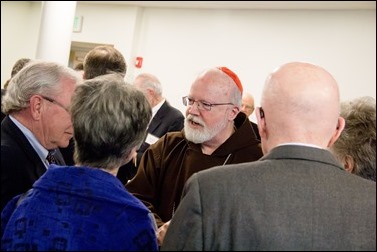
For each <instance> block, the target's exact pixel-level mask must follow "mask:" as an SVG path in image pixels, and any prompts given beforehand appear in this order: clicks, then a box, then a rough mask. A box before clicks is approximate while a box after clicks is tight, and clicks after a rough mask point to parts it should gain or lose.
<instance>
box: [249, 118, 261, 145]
mask: <svg viewBox="0 0 377 252" xmlns="http://www.w3.org/2000/svg"><path fill="white" fill-rule="evenodd" d="M250 123H251V126H252V127H253V130H254V133H255V136H256V137H257V139H258V140H259V141H260V135H259V130H258V124H256V123H253V122H252V121H250Z"/></svg>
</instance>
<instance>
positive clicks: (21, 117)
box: [1, 61, 81, 209]
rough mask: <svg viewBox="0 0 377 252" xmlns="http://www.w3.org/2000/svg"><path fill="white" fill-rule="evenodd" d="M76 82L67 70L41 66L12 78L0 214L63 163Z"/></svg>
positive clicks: (5, 121)
mask: <svg viewBox="0 0 377 252" xmlns="http://www.w3.org/2000/svg"><path fill="white" fill-rule="evenodd" d="M80 80H81V78H80V77H79V76H78V75H77V73H76V71H74V70H72V69H70V68H69V67H66V66H63V65H60V64H57V63H52V62H43V61H35V62H31V63H29V64H28V65H27V66H25V67H24V68H23V69H22V70H21V71H20V72H19V73H17V74H16V75H15V76H14V77H13V78H12V79H11V81H10V84H9V87H8V89H7V92H6V94H5V96H4V98H3V101H2V110H3V112H4V113H5V114H6V115H7V116H6V117H5V118H4V119H3V121H2V123H1V209H3V208H4V206H5V204H6V203H7V202H8V201H9V200H10V199H12V198H13V197H14V196H16V195H17V194H20V193H24V192H26V191H27V190H28V189H30V188H31V186H32V185H33V183H34V182H35V181H36V180H37V179H38V178H39V177H40V176H41V175H42V174H44V173H45V172H46V169H47V167H48V165H49V163H50V162H54V163H57V164H65V163H64V160H63V157H62V155H61V153H60V151H59V149H58V147H66V146H68V143H69V140H70V139H71V138H72V136H73V128H72V122H71V116H70V114H69V111H68V108H69V106H70V103H71V96H72V94H73V92H74V90H75V88H76V84H77V83H78V82H79V81H80Z"/></svg>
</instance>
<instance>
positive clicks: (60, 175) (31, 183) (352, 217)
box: [1, 46, 376, 251]
mask: <svg viewBox="0 0 377 252" xmlns="http://www.w3.org/2000/svg"><path fill="white" fill-rule="evenodd" d="M16 63H17V64H15V67H14V69H15V70H14V73H13V71H12V75H11V78H10V79H9V83H7V87H6V90H4V95H3V90H2V106H1V108H2V113H3V114H4V118H3V119H2V122H1V184H2V187H1V211H2V213H1V250H76V251H78V250H85V251H86V250H112V251H158V250H164V251H165V250H166V251H167V250H191V251H194V250H195V251H197V250H212V251H218V250H222V251H224V250H226V251H236V250H248V251H251V250H374V251H375V250H376V184H375V181H376V104H375V99H374V98H372V97H360V98H357V99H354V100H352V101H343V102H341V98H340V95H339V88H338V84H337V81H336V80H335V79H334V77H333V76H332V75H331V73H329V72H328V71H327V70H326V69H324V68H322V67H321V66H318V65H315V64H310V63H303V62H288V63H286V64H283V65H281V66H280V67H278V68H277V69H276V70H274V71H273V72H271V74H269V75H268V76H267V79H266V82H265V84H264V89H263V92H262V96H261V98H262V99H261V102H260V106H258V107H255V105H254V98H253V96H252V95H251V94H250V93H249V92H246V91H245V90H244V86H243V84H242V82H241V80H240V79H239V78H238V76H237V74H236V73H235V72H234V71H233V70H231V69H229V68H227V67H225V66H215V67H210V68H208V69H204V70H203V71H202V72H201V73H200V74H199V75H198V76H197V78H196V79H195V80H193V82H192V85H191V87H190V90H187V95H186V96H184V97H182V103H183V105H184V106H186V112H185V115H183V114H182V113H181V112H180V111H179V110H178V109H176V108H174V107H173V106H172V105H171V104H170V103H169V102H168V100H166V99H165V98H164V96H163V91H162V90H163V89H162V83H161V82H160V80H159V79H158V78H157V76H156V75H154V74H152V73H141V74H139V75H138V76H136V78H135V80H134V81H133V83H128V82H126V81H125V80H124V79H125V78H124V77H125V75H126V73H127V64H126V61H125V59H124V56H123V55H122V54H121V53H120V52H119V51H118V50H117V49H116V48H114V47H111V46H99V47H96V48H94V49H93V50H91V51H90V52H89V53H88V54H87V55H86V56H85V58H84V61H83V63H82V66H81V67H77V68H75V69H72V68H70V67H67V66H63V65H61V64H58V63H54V62H47V61H41V60H31V59H22V61H19V62H16ZM21 63H22V64H21ZM318 104H326V106H318ZM282 108H284V109H283V110H282ZM252 113H255V117H256V119H257V123H254V122H252V121H250V120H249V117H250V115H251V114H252ZM318 115H320V118H318Z"/></svg>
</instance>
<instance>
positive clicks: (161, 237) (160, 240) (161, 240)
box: [157, 221, 170, 246]
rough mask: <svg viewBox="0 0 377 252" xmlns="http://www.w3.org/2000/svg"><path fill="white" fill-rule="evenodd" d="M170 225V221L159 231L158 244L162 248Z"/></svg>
mask: <svg viewBox="0 0 377 252" xmlns="http://www.w3.org/2000/svg"><path fill="white" fill-rule="evenodd" d="M169 225H170V221H168V222H166V223H164V225H162V226H161V227H159V229H158V230H157V242H158V246H162V243H163V242H164V238H165V234H166V231H167V230H168V227H169Z"/></svg>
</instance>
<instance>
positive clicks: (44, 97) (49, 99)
mask: <svg viewBox="0 0 377 252" xmlns="http://www.w3.org/2000/svg"><path fill="white" fill-rule="evenodd" d="M41 97H42V98H43V99H45V100H46V101H49V102H51V103H53V104H55V105H58V106H59V107H61V108H63V109H64V110H65V111H67V112H68V113H69V109H68V108H66V107H65V106H64V105H63V104H61V103H60V102H57V101H55V100H54V99H52V98H50V97H47V96H43V95H41Z"/></svg>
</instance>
